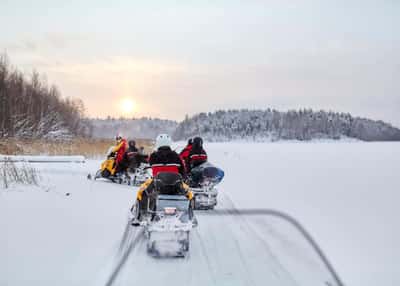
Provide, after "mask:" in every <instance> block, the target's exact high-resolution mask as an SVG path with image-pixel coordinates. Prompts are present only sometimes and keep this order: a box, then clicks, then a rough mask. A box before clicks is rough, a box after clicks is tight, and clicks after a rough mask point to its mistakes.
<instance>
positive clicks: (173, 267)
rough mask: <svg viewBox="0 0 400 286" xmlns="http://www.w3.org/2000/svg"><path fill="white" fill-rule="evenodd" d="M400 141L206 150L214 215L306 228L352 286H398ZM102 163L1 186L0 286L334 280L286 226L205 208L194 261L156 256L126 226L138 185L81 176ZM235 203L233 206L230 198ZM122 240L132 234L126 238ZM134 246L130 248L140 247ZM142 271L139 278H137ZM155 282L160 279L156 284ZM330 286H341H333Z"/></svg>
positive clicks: (44, 170) (62, 166) (47, 167)
mask: <svg viewBox="0 0 400 286" xmlns="http://www.w3.org/2000/svg"><path fill="white" fill-rule="evenodd" d="M399 147H400V144H399V143H360V142H352V143H342V142H336V143H298V144H293V143H288V142H286V143H285V142H279V143H278V142H277V143H238V142H237V143H209V144H206V150H207V151H208V154H209V158H210V160H211V161H212V162H213V163H214V164H215V165H217V166H219V167H221V168H222V169H224V170H225V178H224V181H223V182H222V183H221V184H220V186H219V190H220V202H219V205H218V208H219V209H221V210H223V209H226V208H231V207H232V204H234V205H235V207H237V208H239V209H240V208H268V209H278V210H282V211H284V212H287V213H289V214H291V215H292V216H294V217H295V218H296V219H298V220H299V221H300V222H302V223H303V224H304V226H305V227H306V229H307V230H309V231H310V232H311V234H312V235H313V236H314V238H315V240H316V241H317V242H318V243H319V244H320V246H321V247H322V249H323V250H324V251H325V252H326V254H327V256H328V257H329V258H330V260H331V262H332V264H333V265H334V266H335V268H336V269H337V271H338V273H339V274H340V275H341V277H342V278H343V280H344V282H345V284H346V285H364V286H365V285H399V283H400V276H399V274H398V269H397V268H398V267H397V266H398V265H400V248H399V247H398V244H397V242H398V241H399V239H400V231H399V229H400V228H399V227H400V225H399V222H398V219H397V218H398V215H399V211H398V208H397V202H398V200H399V197H400V195H399V194H398V190H399V189H400V180H399V179H398V175H397V174H398V173H399V172H398V171H399V166H400V148H399ZM99 165H100V161H98V160H87V161H86V163H84V164H75V163H48V164H47V163H41V164H32V166H35V167H36V168H38V169H39V170H40V174H41V177H42V183H41V187H27V186H14V187H13V188H12V189H7V190H0V228H1V230H2V231H1V235H0V253H1V255H0V285H105V284H106V283H105V281H106V280H107V279H109V276H110V273H111V271H112V270H115V269H117V266H118V264H119V263H120V264H121V265H122V266H123V267H122V268H121V270H120V271H119V272H118V275H117V278H116V279H115V283H114V284H113V285H135V282H139V283H143V282H144V281H146V280H148V281H149V282H154V284H156V283H157V284H161V283H162V284H165V283H168V284H174V285H182V284H183V283H184V284H185V285H210V284H214V285H249V284H250V285H265V284H266V283H267V284H269V285H327V284H324V283H325V282H326V281H329V282H331V283H332V280H330V277H329V275H328V273H327V271H326V270H325V269H324V268H323V266H322V264H321V262H320V261H319V260H318V259H317V257H316V255H315V254H314V252H313V251H312V250H311V248H310V247H309V245H308V244H307V243H306V241H305V240H304V239H303V238H302V237H301V236H300V234H299V233H298V232H297V231H295V230H294V229H293V228H292V227H290V226H289V225H288V224H286V223H284V222H282V221H279V220H277V219H275V218H267V217H263V216H257V217H235V216H230V215H229V213H227V214H226V215H223V216H213V215H210V212H209V213H208V214H207V213H206V214H205V213H204V212H198V213H197V216H198V219H199V226H198V228H197V229H195V230H193V231H192V234H191V246H190V252H189V256H188V257H186V258H184V259H168V260H160V259H154V258H151V257H148V256H147V254H146V238H145V237H144V236H139V235H140V231H139V230H138V229H134V228H128V229H126V224H127V216H128V210H129V208H130V206H131V205H132V203H133V201H134V198H135V193H136V190H137V188H134V187H129V186H122V185H117V184H113V183H110V182H94V181H89V180H87V179H86V175H87V173H88V172H91V173H94V172H95V171H96V170H97V169H98V167H99ZM231 201H232V202H231ZM124 234H125V235H126V236H124ZM133 242H135V243H133ZM139 272H140V275H139ZM149 285H153V284H149ZM331 285H334V284H333V283H332V284H331Z"/></svg>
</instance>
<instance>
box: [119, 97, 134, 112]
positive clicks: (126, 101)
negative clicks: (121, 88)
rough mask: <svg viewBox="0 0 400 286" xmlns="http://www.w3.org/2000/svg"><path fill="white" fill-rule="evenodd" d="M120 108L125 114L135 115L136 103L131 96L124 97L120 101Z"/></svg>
mask: <svg viewBox="0 0 400 286" xmlns="http://www.w3.org/2000/svg"><path fill="white" fill-rule="evenodd" d="M120 108H121V112H122V113H123V115H133V112H134V111H135V108H136V104H135V102H134V101H133V99H131V98H123V99H122V100H121V103H120Z"/></svg>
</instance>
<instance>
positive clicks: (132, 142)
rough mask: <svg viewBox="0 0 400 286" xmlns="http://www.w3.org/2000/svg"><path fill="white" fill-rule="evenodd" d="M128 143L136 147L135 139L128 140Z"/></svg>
mask: <svg viewBox="0 0 400 286" xmlns="http://www.w3.org/2000/svg"><path fill="white" fill-rule="evenodd" d="M128 144H129V147H136V141H135V140H129V142H128Z"/></svg>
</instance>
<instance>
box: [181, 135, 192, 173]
mask: <svg viewBox="0 0 400 286" xmlns="http://www.w3.org/2000/svg"><path fill="white" fill-rule="evenodd" d="M192 146H193V140H192V138H190V139H189V141H188V144H187V145H186V147H185V148H183V150H182V151H181V153H179V157H180V158H181V160H182V162H183V163H184V164H185V170H186V172H188V171H189V155H190V150H192Z"/></svg>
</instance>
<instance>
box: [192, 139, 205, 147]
mask: <svg viewBox="0 0 400 286" xmlns="http://www.w3.org/2000/svg"><path fill="white" fill-rule="evenodd" d="M193 146H195V147H197V148H200V147H203V139H202V138H201V137H195V138H193Z"/></svg>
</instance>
